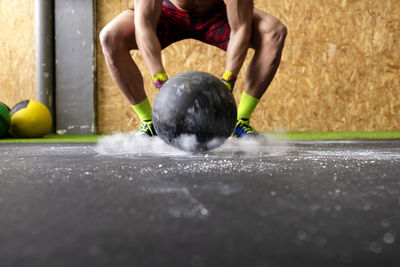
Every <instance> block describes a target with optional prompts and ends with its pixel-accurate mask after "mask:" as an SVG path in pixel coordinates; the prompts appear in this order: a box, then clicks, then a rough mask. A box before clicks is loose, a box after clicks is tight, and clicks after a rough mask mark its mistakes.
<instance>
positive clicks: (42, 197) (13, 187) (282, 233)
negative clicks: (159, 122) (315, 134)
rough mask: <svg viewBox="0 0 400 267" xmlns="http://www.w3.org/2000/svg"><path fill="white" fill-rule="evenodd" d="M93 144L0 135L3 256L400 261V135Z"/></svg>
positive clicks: (26, 260) (80, 262) (79, 261)
mask: <svg viewBox="0 0 400 267" xmlns="http://www.w3.org/2000/svg"><path fill="white" fill-rule="evenodd" d="M114 145H115V144H114ZM117 145H118V144H117ZM100 148H101V149H99V147H97V148H96V145H95V144H29V145H28V144H26V145H22V144H0V177H1V178H0V265H1V266H4V267H8V266H57V267H58V266H60V267H62V266H139V267H145V266H174V267H175V266H205V267H212V266H218V267H225V266H230V267H231V266H251V267H253V266H363V267H365V266H380V267H381V266H385V267H391V266H400V140H393V141H359V142H350V141H334V142H329V141H326V142H289V143H285V142H275V143H271V144H266V145H261V146H259V147H258V149H257V150H256V151H252V152H250V151H247V150H246V149H244V148H243V147H241V146H239V145H228V146H225V147H222V148H220V149H219V150H217V151H213V152H209V153H202V154H195V155H193V154H184V153H178V152H176V151H175V152H174V151H167V152H165V151H164V152H163V153H161V152H160V153H157V145H155V148H153V149H152V150H151V153H144V152H143V151H142V150H141V151H137V150H136V151H133V152H132V151H129V150H127V151H117V152H116V151H113V150H112V149H111V148H112V147H111V146H108V147H107V144H106V145H103V146H102V147H100ZM114 148H115V146H114ZM99 152H101V153H99ZM130 152H131V153H130Z"/></svg>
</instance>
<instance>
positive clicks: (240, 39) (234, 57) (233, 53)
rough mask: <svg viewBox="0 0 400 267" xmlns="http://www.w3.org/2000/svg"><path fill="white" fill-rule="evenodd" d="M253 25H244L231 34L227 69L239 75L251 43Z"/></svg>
mask: <svg viewBox="0 0 400 267" xmlns="http://www.w3.org/2000/svg"><path fill="white" fill-rule="evenodd" d="M249 32H251V27H250V26H248V25H242V26H241V27H240V28H239V29H237V30H236V31H232V32H231V35H230V40H229V45H228V49H227V55H226V68H225V69H226V70H228V71H231V72H232V73H234V74H235V75H237V74H238V73H239V71H240V69H241V67H242V65H243V62H244V60H245V58H246V55H247V50H248V48H249V44H250V37H251V36H250V35H249Z"/></svg>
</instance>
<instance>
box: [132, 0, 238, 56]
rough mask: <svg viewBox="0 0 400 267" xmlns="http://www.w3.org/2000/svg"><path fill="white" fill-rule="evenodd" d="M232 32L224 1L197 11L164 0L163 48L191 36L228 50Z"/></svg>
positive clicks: (160, 27) (160, 25)
mask: <svg viewBox="0 0 400 267" xmlns="http://www.w3.org/2000/svg"><path fill="white" fill-rule="evenodd" d="M130 9H131V10H133V8H130ZM230 32H231V29H230V27H229V23H228V19H227V15H226V7H225V4H224V3H223V2H222V3H221V4H220V5H218V6H217V7H215V8H214V9H212V10H208V11H207V12H198V13H197V12H185V11H182V10H179V9H178V8H177V7H176V6H174V5H173V4H172V3H171V2H170V1H169V0H164V1H163V7H162V11H161V15H160V19H159V21H158V24H157V36H158V39H159V40H160V43H161V47H162V48H165V47H167V46H169V45H170V44H172V43H175V42H178V41H180V40H184V39H189V38H190V39H196V40H199V41H201V42H204V43H207V44H210V45H213V46H216V47H219V48H221V49H223V50H226V49H227V47H228V42H229V34H230Z"/></svg>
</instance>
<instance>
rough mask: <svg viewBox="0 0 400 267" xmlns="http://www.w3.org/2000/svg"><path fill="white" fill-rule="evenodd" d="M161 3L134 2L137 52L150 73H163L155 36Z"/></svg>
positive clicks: (149, 0)
mask: <svg viewBox="0 0 400 267" xmlns="http://www.w3.org/2000/svg"><path fill="white" fill-rule="evenodd" d="M161 5H162V1H160V0H136V1H135V37H136V43H137V45H138V48H139V51H140V53H141V54H142V57H143V59H144V61H145V63H146V65H147V67H148V69H149V71H150V73H151V75H154V74H156V73H160V72H163V71H164V67H163V65H162V61H161V45H160V41H159V40H158V38H157V34H156V25H157V21H158V18H159V16H160V13H161Z"/></svg>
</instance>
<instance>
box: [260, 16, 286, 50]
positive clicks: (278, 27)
mask: <svg viewBox="0 0 400 267" xmlns="http://www.w3.org/2000/svg"><path fill="white" fill-rule="evenodd" d="M287 32H288V30H287V27H286V26H285V24H283V23H282V22H281V21H279V20H277V21H276V22H275V23H274V25H273V27H271V28H270V29H269V30H268V31H266V32H265V33H264V40H265V41H267V42H273V43H275V44H276V45H279V46H281V45H283V43H284V42H285V39H286V36H287Z"/></svg>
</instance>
